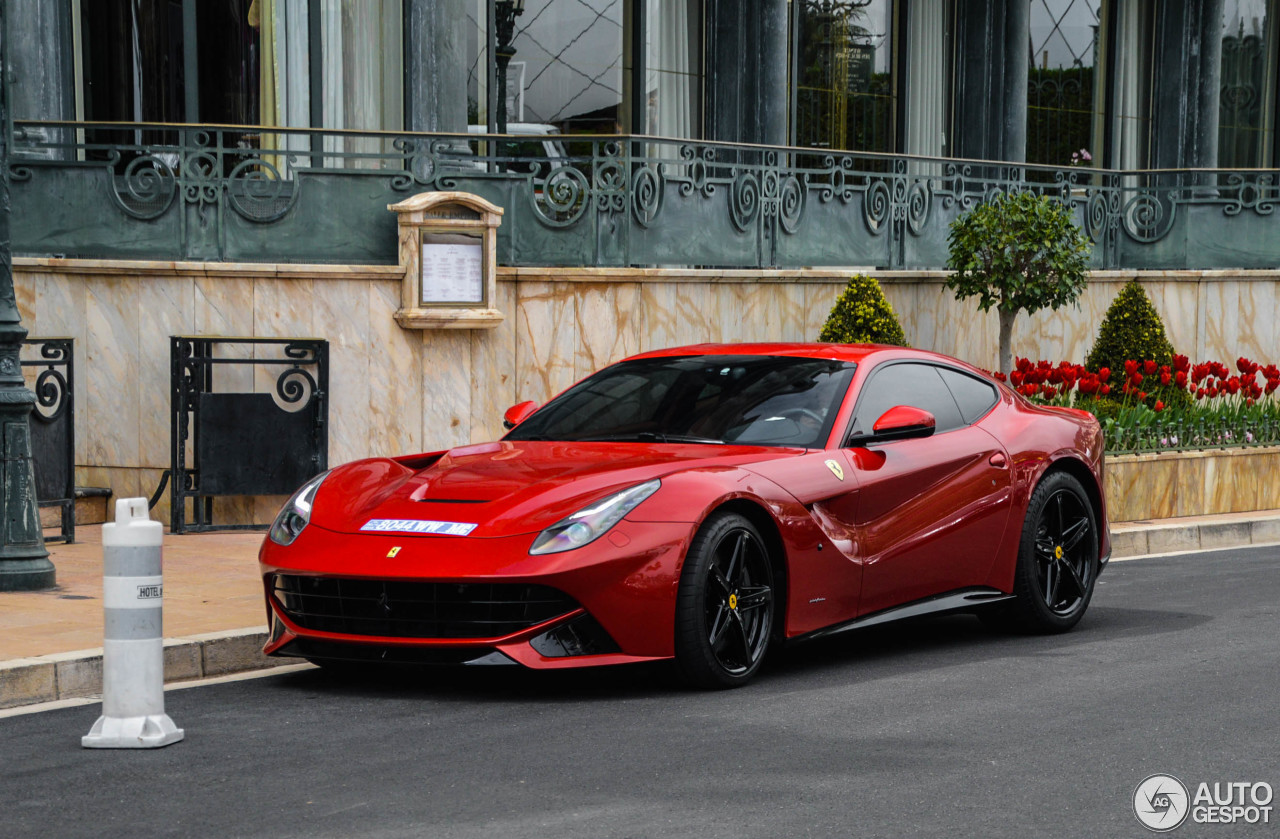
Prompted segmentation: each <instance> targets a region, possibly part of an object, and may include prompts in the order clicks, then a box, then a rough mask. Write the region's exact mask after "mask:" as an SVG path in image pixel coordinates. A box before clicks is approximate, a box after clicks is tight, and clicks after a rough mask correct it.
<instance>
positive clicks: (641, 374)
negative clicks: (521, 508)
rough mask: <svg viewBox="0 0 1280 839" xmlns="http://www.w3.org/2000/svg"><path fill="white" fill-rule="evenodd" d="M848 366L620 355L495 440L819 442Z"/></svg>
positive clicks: (836, 404) (748, 358)
mask: <svg viewBox="0 0 1280 839" xmlns="http://www.w3.org/2000/svg"><path fill="white" fill-rule="evenodd" d="M853 370H854V365H853V364H852V363H850V362H844V361H831V360H828V359H818V358H787V357H779V356H754V355H724V356H707V355H697V356H677V357H670V358H645V359H637V360H634V361H623V362H621V363H619V364H615V365H613V366H612V367H606V368H605V369H603V370H601V371H600V372H599V373H596V374H595V375H594V376H591V377H590V378H588V379H584V380H583V381H581V382H579V383H578V384H576V385H574V386H573V387H572V388H570V389H569V390H567V391H565V392H564V393H563V394H561V395H560V396H558V397H557V398H555V399H553V400H552V401H550V402H548V403H547V404H546V405H544V406H543V407H542V408H540V409H539V410H538V411H537V412H536V413H535V414H533V415H532V416H531V417H529V419H527V420H525V421H524V422H522V423H521V424H520V425H519V426H517V427H516V428H515V430H513V431H512V432H511V433H510V434H508V435H507V436H506V438H505V439H507V440H608V441H623V442H625V441H638V442H670V443H734V444H738V445H752V446H795V447H802V448H820V447H821V446H823V445H824V444H825V443H826V440H827V437H828V435H829V434H830V433H831V426H832V423H834V422H835V416H836V413H837V412H838V411H839V409H840V403H841V401H842V400H843V399H844V394H845V390H846V389H847V388H848V386H849V380H850V379H851V378H852V377H853Z"/></svg>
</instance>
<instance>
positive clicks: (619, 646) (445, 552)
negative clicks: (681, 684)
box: [259, 520, 692, 669]
mask: <svg viewBox="0 0 1280 839" xmlns="http://www.w3.org/2000/svg"><path fill="white" fill-rule="evenodd" d="M691 535H692V525H690V524H687V523H652V522H644V523H633V522H629V521H626V520H624V521H622V522H620V523H619V524H618V525H616V526H615V527H614V528H613V529H612V530H610V532H609V533H608V534H606V535H605V536H604V537H602V538H600V539H598V540H596V541H595V542H593V543H591V544H590V545H586V546H584V547H582V548H578V549H576V550H572V551H566V552H564V553H560V554H552V555H547V556H530V555H529V553H528V549H529V545H530V544H531V543H532V541H533V538H534V536H533V534H523V535H519V536H509V537H499V538H473V537H457V536H436V535H416V534H415V535H409V534H394V533H393V534H381V533H379V534H372V533H368V534H365V533H362V534H347V533H336V532H333V531H328V530H325V529H323V528H321V527H318V526H316V525H314V524H313V525H308V526H307V528H306V529H305V530H303V532H302V533H301V534H300V535H299V536H298V539H297V540H296V541H295V542H294V543H293V544H292V545H290V546H288V547H281V546H279V545H276V544H275V543H273V542H271V541H270V540H269V539H268V540H266V541H264V543H263V547H262V550H261V552H260V553H259V565H260V568H261V571H262V575H263V585H264V594H265V597H266V604H267V616H268V623H269V626H270V633H269V636H268V640H267V643H266V645H265V647H264V649H263V651H264V652H265V653H266V654H268V655H277V656H301V657H305V658H316V659H326V658H328V659H342V660H356V661H387V662H401V663H421V664H430V663H439V664H502V663H512V662H514V663H518V664H522V665H524V666H526V667H530V668H534V669H560V668H568V667H584V666H592V665H605V664H619V663H624V662H635V661H651V660H655V659H663V658H670V657H671V656H672V655H674V638H673V632H674V621H675V599H676V590H677V587H678V583H679V578H680V563H681V560H682V558H683V556H684V553H685V548H686V545H687V542H688V540H689V538H690V537H691ZM278 577H280V578H282V579H283V580H284V581H287V585H284V586H283V589H285V590H281V586H278ZM299 580H302V581H310V582H311V583H313V584H314V585H312V586H310V588H309V589H307V590H314V591H320V592H331V591H335V590H337V587H339V586H340V585H342V584H344V583H347V582H348V581H350V585H349V586H348V588H351V589H357V590H359V593H360V596H361V598H362V600H361V603H360V608H359V609H358V610H356V609H352V610H349V611H351V612H354V613H357V614H358V617H356V618H354V619H350V620H347V619H345V617H339V616H341V615H343V611H344V610H343V607H342V604H341V601H340V600H337V599H334V598H333V597H330V598H329V599H328V601H327V603H326V606H325V609H324V612H325V614H324V615H322V616H321V617H319V618H317V617H316V615H315V612H316V611H317V610H316V609H314V608H310V606H309V605H307V604H312V603H315V602H318V601H314V600H307V599H306V595H302V596H301V597H299V596H295V595H293V594H292V593H291V592H292V591H294V590H302V589H298V587H297V581H299ZM433 584H434V585H433ZM491 584H492V585H491ZM486 586H490V587H491V588H492V589H493V590H495V591H496V590H498V589H519V588H521V587H524V588H528V587H532V586H536V587H545V589H539V591H553V592H558V593H562V594H563V596H564V598H563V601H558V602H559V605H553V606H550V607H547V606H544V607H543V608H544V609H549V612H543V613H536V612H534V613H531V614H532V617H531V618H530V619H527V620H524V621H523V622H521V623H518V624H517V623H515V622H512V621H507V620H496V621H491V623H492V625H493V627H494V631H493V632H492V633H489V632H486V631H483V629H481V630H477V629H476V628H475V627H474V626H473V627H471V628H463V629H459V628H458V627H457V626H456V625H455V624H454V623H450V624H446V623H441V622H438V621H436V620H435V618H437V617H439V615H440V613H441V611H442V610H445V611H447V610H449V609H452V608H454V606H453V605H450V604H448V603H444V599H445V598H442V597H437V596H436V595H434V594H432V595H423V594H421V592H423V591H435V590H436V589H437V587H438V588H439V589H440V590H444V589H457V590H462V589H475V590H481V591H483V590H485V589H484V587H486ZM379 591H381V592H382V595H381V599H380V600H379V595H378V592H379ZM405 592H412V593H411V594H406V593H405ZM449 596H453V595H452V594H450V595H449ZM466 599H469V600H472V601H474V600H476V599H477V598H476V597H474V596H469V597H468V598H466ZM508 599H509V598H508ZM543 600H544V601H545V600H548V598H547V597H546V596H545V595H544V596H543ZM375 601H376V602H375ZM300 604H302V605H300ZM442 604H443V605H442ZM510 606H511V603H510V602H507V603H501V604H498V606H496V607H495V608H497V610H498V612H499V613H500V614H499V617H510V615H511V611H510V608H509V607H510ZM379 609H381V610H382V611H379ZM413 610H419V612H418V613H417V614H415V613H414V612H413ZM383 612H385V613H386V615H385V616H386V617H387V618H388V620H374V619H372V617H373V616H382V615H383ZM487 617H490V618H492V617H493V615H488V616H487ZM455 623H456V622H455ZM460 636H465V637H460Z"/></svg>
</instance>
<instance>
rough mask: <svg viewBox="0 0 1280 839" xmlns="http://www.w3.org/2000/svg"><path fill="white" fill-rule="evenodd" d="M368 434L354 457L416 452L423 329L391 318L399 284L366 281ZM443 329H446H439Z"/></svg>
mask: <svg viewBox="0 0 1280 839" xmlns="http://www.w3.org/2000/svg"><path fill="white" fill-rule="evenodd" d="M367 287H368V295H369V327H368V329H369V333H368V334H369V342H368V346H369V394H370V401H369V407H368V411H369V439H368V443H367V444H366V445H367V449H366V450H365V451H364V452H361V453H360V455H359V456H360V457H368V456H387V455H398V454H409V453H413V452H420V451H422V450H423V448H424V443H423V436H422V431H423V425H422V406H423V392H422V375H423V374H422V367H423V359H422V342H423V334H424V333H423V331H422V330H417V329H404V328H402V327H401V326H400V324H398V323H396V320H395V313H396V311H397V310H398V309H399V308H400V284H399V283H397V282H395V281H377V282H371V283H369V284H368V286H367ZM445 331H449V330H445Z"/></svg>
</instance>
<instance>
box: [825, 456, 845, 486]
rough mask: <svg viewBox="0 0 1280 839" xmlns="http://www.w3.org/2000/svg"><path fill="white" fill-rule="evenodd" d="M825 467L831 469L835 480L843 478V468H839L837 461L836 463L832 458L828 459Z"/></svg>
mask: <svg viewBox="0 0 1280 839" xmlns="http://www.w3.org/2000/svg"><path fill="white" fill-rule="evenodd" d="M827 468H828V469H830V470H831V474H832V475H835V476H836V480H838V481H843V480H844V469H843V468H841V466H840V464H839V463H836V462H835V461H834V460H828V461H827Z"/></svg>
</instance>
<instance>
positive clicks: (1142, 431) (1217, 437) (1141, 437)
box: [1107, 416, 1280, 454]
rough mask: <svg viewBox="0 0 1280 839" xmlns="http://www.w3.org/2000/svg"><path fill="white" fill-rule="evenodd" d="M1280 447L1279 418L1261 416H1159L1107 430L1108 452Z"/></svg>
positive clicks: (1142, 452)
mask: <svg viewBox="0 0 1280 839" xmlns="http://www.w3.org/2000/svg"><path fill="white" fill-rule="evenodd" d="M1257 446H1280V421H1277V420H1275V419H1265V418H1264V419H1262V420H1260V421H1257V422H1253V423H1249V424H1247V427H1246V424H1244V423H1241V422H1240V421H1239V420H1238V419H1235V418H1233V417H1230V416H1223V417H1198V418H1196V419H1177V420H1165V419H1156V420H1154V421H1152V422H1151V423H1149V424H1146V425H1141V426H1128V427H1119V426H1112V427H1109V428H1108V429H1107V454H1150V453H1153V452H1181V451H1202V450H1207V449H1237V448H1252V447H1257Z"/></svg>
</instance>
